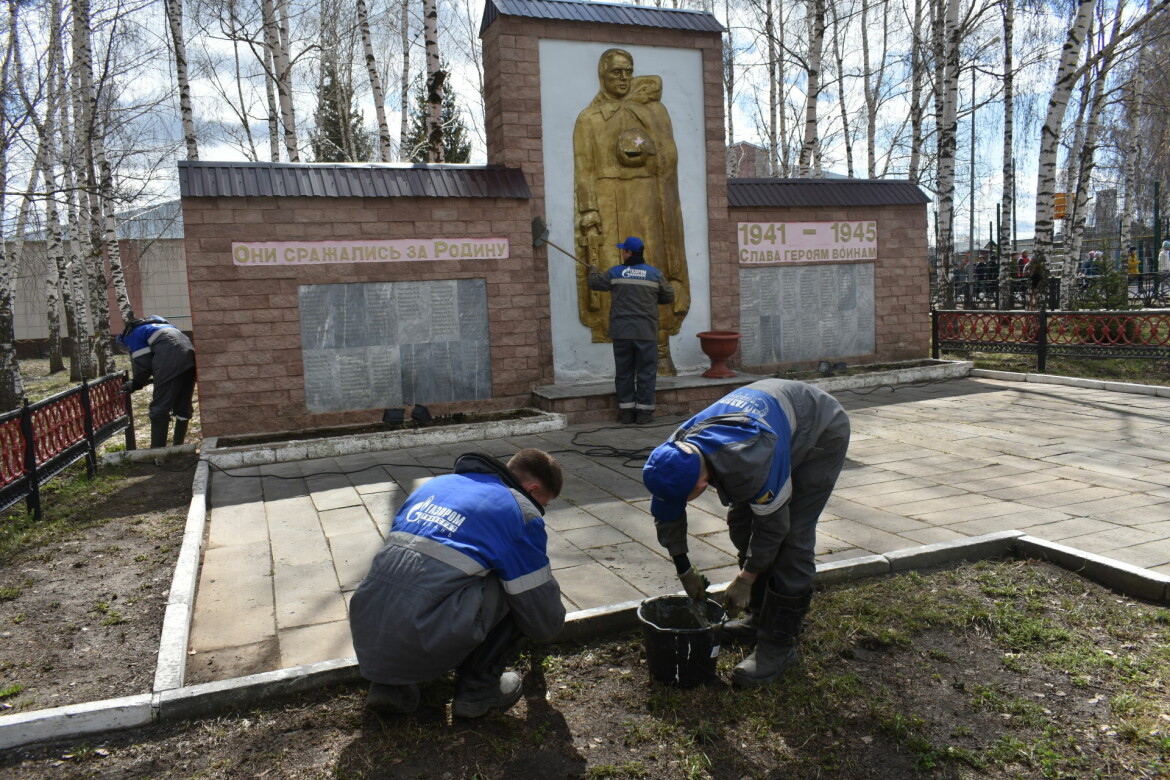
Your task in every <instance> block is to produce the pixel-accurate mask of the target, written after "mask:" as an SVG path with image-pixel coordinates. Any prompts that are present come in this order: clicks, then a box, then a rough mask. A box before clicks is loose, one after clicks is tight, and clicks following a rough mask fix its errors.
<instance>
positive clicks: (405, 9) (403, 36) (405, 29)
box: [398, 0, 411, 162]
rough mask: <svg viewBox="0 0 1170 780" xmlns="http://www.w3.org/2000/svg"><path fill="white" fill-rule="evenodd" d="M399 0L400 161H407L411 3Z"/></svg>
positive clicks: (408, 156) (408, 155)
mask: <svg viewBox="0 0 1170 780" xmlns="http://www.w3.org/2000/svg"><path fill="white" fill-rule="evenodd" d="M399 2H401V3H402V7H401V11H402V16H401V19H400V21H399V31H398V34H399V36H400V40H401V43H402V78H401V79H399V82H398V102H399V104H400V105H401V107H402V111H401V120H402V121H401V123H400V125H399V128H398V161H399V162H407V161H408V160H409V159H410V156H411V150H410V149H409V148H408V145H409V139H410V4H409V2H408V0H399Z"/></svg>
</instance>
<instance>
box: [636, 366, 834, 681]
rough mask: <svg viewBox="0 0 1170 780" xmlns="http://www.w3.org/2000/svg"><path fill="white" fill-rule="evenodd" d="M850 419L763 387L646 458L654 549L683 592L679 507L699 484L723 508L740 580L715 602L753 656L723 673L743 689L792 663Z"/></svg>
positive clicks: (787, 389)
mask: <svg viewBox="0 0 1170 780" xmlns="http://www.w3.org/2000/svg"><path fill="white" fill-rule="evenodd" d="M848 446H849V418H848V416H847V415H846V414H845V410H844V409H842V408H841V405H840V404H839V403H838V402H837V400H836V399H835V398H833V397H832V396H831V395H829V394H828V393H826V392H824V391H823V390H820V389H818V388H816V387H814V386H812V385H809V384H805V383H804V382H794V381H789V380H784V379H764V380H761V381H759V382H754V383H752V384H750V385H748V386H746V387H742V388H740V389H738V390H736V391H734V392H732V393H729V394H728V395H726V396H724V397H723V398H721V399H719V400H718V401H716V402H715V403H714V404H712V405H711V406H709V407H707V408H706V409H704V410H703V411H701V412H699V413H698V414H696V415H695V416H694V417H692V418H691V419H689V420H687V421H686V422H684V423H683V424H682V425H681V426H680V427H679V428H678V429H677V430H676V431H675V432H674V433H673V434H671V437H670V439H669V440H668V441H667V442H666V443H664V444H661V445H659V446H658V447H656V448H655V449H654V451H653V452H652V453H651V454H650V457H649V458H648V459H647V460H646V465H645V466H644V467H643V469H642V481H643V482H644V483H645V485H646V487H647V489H648V490H649V491H650V493H651V495H652V496H653V500H652V501H651V503H650V512H651V514H652V515H653V516H654V524H655V527H656V530H657V533H658V541H659V543H660V544H662V546H663V547H665V548H666V550H667V552H668V553H669V554H670V556H671V558H672V559H673V560H674V565H675V569H676V570H677V572H678V575H679V578H680V579H681V580H682V584H683V587H684V588H685V590H686V592H687V595H688V596H690V597H691V598H694V599H705V598H706V580H705V578H704V577H703V576H702V575H700V574H699V573H698V571H696V569H695V567H694V566H693V565H692V564H691V562H690V559H689V558H688V556H687V502H688V501H690V500H692V499H695V498H697V497H698V496H699V495H700V494H701V493H702V492H703V491H704V490H706V489H707V488H708V487H713V488H715V490H716V491H717V492H718V494H719V500H720V502H722V504H723V505H724V506H727V507H729V509H728V512H727V527H728V531H729V533H730V536H731V541H732V543H733V544H734V545H735V549H736V550H737V551H738V554H739V555H738V559H739V566H740V572H739V574H738V575H737V576H736V578H735V579H734V580H733V581H732V582H731V584H730V585H729V586H728V587H727V590H726V592H725V593H724V596H723V602H724V605H725V606H726V607H727V610H728V613H729V616H731V617H735V616H736V615H738V614H739V613H740V612H741V611H743V610H745V609H746V610H747V615H746V617H744V618H743V619H741V620H733V621H731V622H729V623H727V625H726V626H725V629H726V630H725V635H726V636H728V637H729V638H732V639H742V640H747V641H750V640H752V639H755V641H756V648H755V652H753V653H752V654H751V655H749V656H748V657H747V658H745V659H744V660H743V661H742V662H741V663H740V664H739V665H737V666H736V667H735V670H734V671H733V672H732V682H734V683H735V684H737V685H740V686H744V687H753V686H759V685H767V684H769V683H772V682H775V681H776V680H777V679H779V677H780V676H781V675H782V674H783V673H784V671H785V670H786V669H788V668H789V667H791V666H793V665H794V664H795V663H796V662H797V659H798V657H797V653H796V644H797V639H798V638H799V636H800V633H801V627H802V624H803V621H804V616H805V614H806V613H807V612H808V609H809V604H810V601H811V598H812V582H813V574H814V573H815V572H816V562H815V559H814V555H815V554H814V548H815V545H816V529H817V519H818V518H819V517H820V514H821V511H822V510H823V509H824V508H825V504H826V503H827V502H828V500H829V495H830V494H831V493H832V492H833V486H834V485H835V484H836V482H837V475H838V474H840V473H841V467H842V465H843V464H844V463H845V451H846V449H847V448H848Z"/></svg>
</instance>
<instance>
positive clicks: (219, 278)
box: [183, 198, 553, 436]
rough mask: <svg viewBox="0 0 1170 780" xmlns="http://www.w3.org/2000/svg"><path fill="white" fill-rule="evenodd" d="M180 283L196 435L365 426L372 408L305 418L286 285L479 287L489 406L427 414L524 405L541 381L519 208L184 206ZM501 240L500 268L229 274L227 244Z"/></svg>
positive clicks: (535, 278)
mask: <svg viewBox="0 0 1170 780" xmlns="http://www.w3.org/2000/svg"><path fill="white" fill-rule="evenodd" d="M183 217H184V223H185V228H186V243H185V249H186V256H187V276H188V279H189V280H190V285H191V317H192V322H193V325H194V332H195V334H196V336H197V341H196V345H195V347H196V353H197V362H198V366H199V397H200V414H201V418H202V424H203V431H204V435H206V436H226V435H233V434H234V435H239V434H244V433H264V432H271V431H287V430H297V429H304V428H319V427H329V426H336V425H346V424H357V423H366V422H375V421H378V420H380V419H381V414H382V412H381V410H380V409H379V410H371V411H365V412H337V413H329V414H310V413H309V412H308V411H306V409H305V403H304V368H303V362H302V355H301V336H300V317H299V310H298V305H297V288H298V287H299V286H300V285H306V284H360V283H368V282H404V281H429V280H435V279H467V278H483V279H485V280H486V284H487V295H488V302H487V305H488V328H489V331H490V338H491V343H492V356H491V365H492V389H493V398H492V399H491V400H486V401H474V402H464V403H456V404H434V405H431V406H429V407H428V408H430V409H431V411H432V413H434V414H447V413H450V412H456V411H463V412H471V411H486V410H498V409H511V408H517V407H521V406H527V405H528V404H529V401H530V392H531V389H532V388H533V387H534V386H536V385H539V384H549V383H551V382H552V381H553V380H552V361H551V359H548V358H546V356H545V354H544V353H545V351H547V345H548V344H549V343H550V341H551V334H550V330H549V322H550V319H549V311H548V275H547V269H546V267H545V264H544V261H543V260H540V261H536V260H535V259H534V257H533V249H532V230H531V221H530V220H531V216H530V211H529V207H528V203H527V202H526V201H520V200H505V199H478V198H477V199H472V198H458V199H456V198H451V199H446V198H444V199H439V198H395V199H361V198H184V199H183ZM438 237H443V238H463V237H467V238H475V237H478V238H486V237H505V238H507V239H508V240H509V243H510V254H511V257H509V258H508V259H505V260H484V259H480V260H442V261H403V262H390V263H358V264H329V265H308V266H264V267H255V266H251V267H249V266H236V265H234V264H233V263H232V258H231V244H232V241H311V240H322V239H345V238H369V239H395V238H438Z"/></svg>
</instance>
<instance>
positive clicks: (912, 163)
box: [906, 0, 928, 184]
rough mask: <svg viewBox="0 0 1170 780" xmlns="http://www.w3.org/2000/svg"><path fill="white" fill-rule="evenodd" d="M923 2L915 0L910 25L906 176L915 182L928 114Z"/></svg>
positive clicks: (920, 162)
mask: <svg viewBox="0 0 1170 780" xmlns="http://www.w3.org/2000/svg"><path fill="white" fill-rule="evenodd" d="M923 3H924V0H914V16H913V19H912V21H911V26H910V159H909V164H908V166H907V172H906V178H908V179H909V180H910V181H911V182H912V183H914V184H917V183H918V180H919V178H920V176H921V164H922V144H923V129H922V125H923V119H924V117H925V114H926V107H925V101H924V99H923V94H922V93H923V83H924V82H925V81H926V63H927V59H928V58H927V57H925V56H923V52H924V44H923V36H922V24H923V19H922V16H923Z"/></svg>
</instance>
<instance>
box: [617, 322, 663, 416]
mask: <svg viewBox="0 0 1170 780" xmlns="http://www.w3.org/2000/svg"><path fill="white" fill-rule="evenodd" d="M613 365H614V381H613V384H614V389H615V390H616V391H617V400H618V408H619V409H638V410H644V411H647V412H652V411H654V384H655V382H656V381H657V379H658V342H657V341H652V340H651V341H643V340H641V339H614V340H613Z"/></svg>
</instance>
